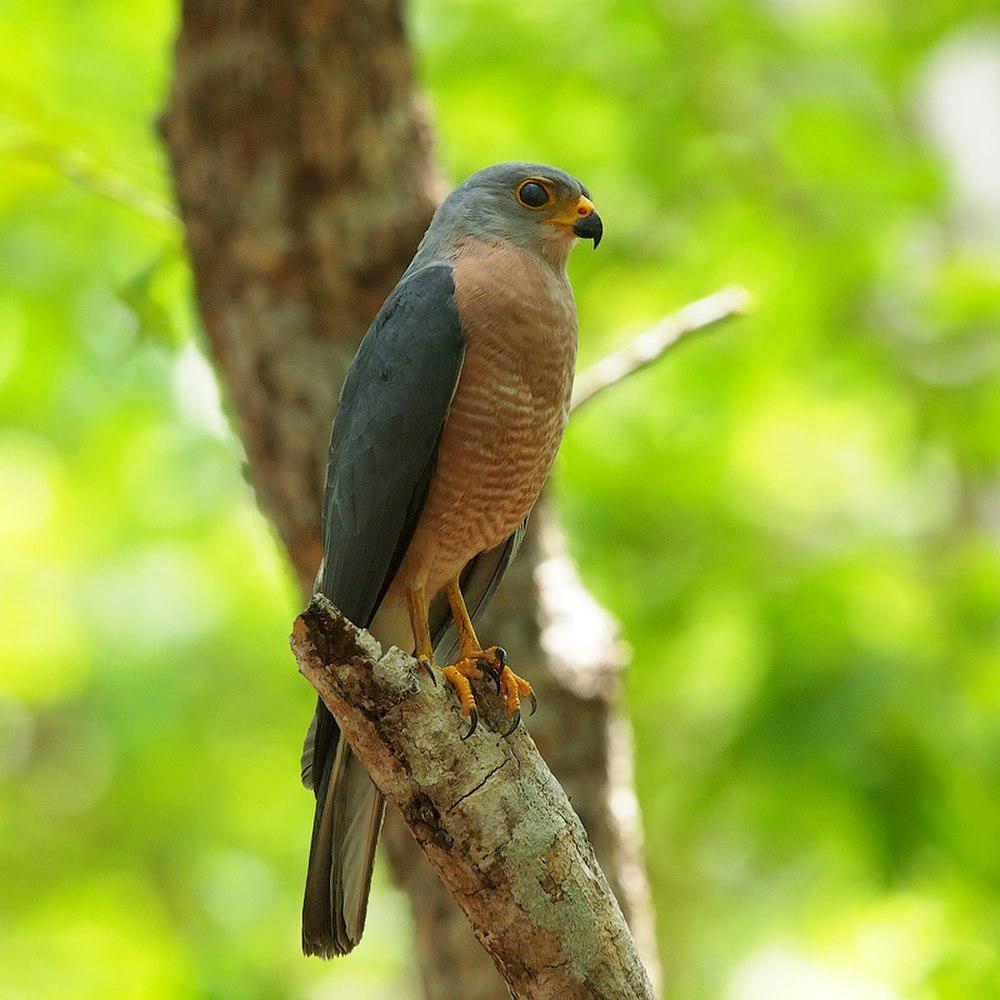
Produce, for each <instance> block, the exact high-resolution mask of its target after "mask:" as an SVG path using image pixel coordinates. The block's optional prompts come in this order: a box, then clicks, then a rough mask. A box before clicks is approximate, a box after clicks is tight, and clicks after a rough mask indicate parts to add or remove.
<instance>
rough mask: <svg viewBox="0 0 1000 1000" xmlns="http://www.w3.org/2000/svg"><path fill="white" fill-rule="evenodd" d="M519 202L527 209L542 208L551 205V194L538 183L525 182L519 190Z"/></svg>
mask: <svg viewBox="0 0 1000 1000" xmlns="http://www.w3.org/2000/svg"><path fill="white" fill-rule="evenodd" d="M517 200H518V201H519V202H520V203H521V204H522V205H524V206H525V207H526V208H541V207H542V206H543V205H547V204H548V203H549V192H548V191H547V190H546V189H545V187H544V186H543V185H541V184H539V183H538V181H525V182H524V183H523V184H522V185H521V186H520V187H519V188H518V189H517Z"/></svg>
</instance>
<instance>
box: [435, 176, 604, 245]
mask: <svg viewBox="0 0 1000 1000" xmlns="http://www.w3.org/2000/svg"><path fill="white" fill-rule="evenodd" d="M602 233H603V226H602V225H601V218H600V216H599V215H598V214H597V212H596V211H595V210H594V206H593V203H592V202H591V201H590V196H589V193H588V191H587V189H586V188H585V187H584V186H583V185H582V184H581V183H580V182H579V181H578V180H577V179H576V178H575V177H573V176H571V175H570V174H567V173H566V171H565V170H559V169H558V168H556V167H548V166H545V164H543V163H520V162H516V163H498V164H496V165H495V166H492V167H486V168H484V169H483V170H479V171H477V172H476V173H474V174H473V175H472V176H471V177H468V178H466V179H465V180H464V181H462V183H461V184H459V185H458V187H457V188H455V190H454V191H452V192H451V194H449V195H448V197H447V198H445V200H444V201H443V202H442V203H441V206H440V207H439V208H438V210H437V212H435V213H434V218H433V220H432V221H431V225H430V228H429V229H428V230H427V235H426V237H425V238H424V246H423V248H422V249H423V250H424V252H425V253H431V254H434V255H435V256H437V255H440V254H441V253H449V252H453V251H454V250H455V249H456V248H457V247H458V246H460V245H461V244H462V243H463V242H464V241H467V240H470V239H474V240H478V241H483V242H494V241H495V242H507V243H513V244H515V245H516V246H519V247H523V248H526V249H533V250H536V251H538V252H539V253H541V254H542V255H543V256H545V257H546V258H548V259H549V260H551V261H552V262H553V263H565V261H566V258H567V257H568V256H569V251H570V250H571V249H572V247H573V244H574V243H575V242H576V240H577V239H587V240H593V241H594V247H595V248H596V247H597V244H598V243H599V242H600V241H601V235H602Z"/></svg>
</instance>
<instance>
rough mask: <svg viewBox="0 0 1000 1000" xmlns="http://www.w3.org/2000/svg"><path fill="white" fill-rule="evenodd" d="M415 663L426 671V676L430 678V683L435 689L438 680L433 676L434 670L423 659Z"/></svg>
mask: <svg viewBox="0 0 1000 1000" xmlns="http://www.w3.org/2000/svg"><path fill="white" fill-rule="evenodd" d="M417 663H419V664H420V666H422V667H423V668H424V670H426V671H427V676H428V677H430V679H431V681H432V683H433V684H434V687H437V686H438V679H437V677H435V676H434V668H433V667H432V666H431V665H430V663H429V662H428V661H427V660H425V659H423V657H421V658H420V659H419V660H417Z"/></svg>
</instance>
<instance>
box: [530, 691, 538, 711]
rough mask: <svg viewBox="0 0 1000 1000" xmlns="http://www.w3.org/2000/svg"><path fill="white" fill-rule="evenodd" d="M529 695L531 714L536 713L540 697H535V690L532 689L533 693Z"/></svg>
mask: <svg viewBox="0 0 1000 1000" xmlns="http://www.w3.org/2000/svg"><path fill="white" fill-rule="evenodd" d="M528 697H529V698H530V699H531V714H532V715H534V714H535V712H536V711H537V710H538V699H537V698H536V697H535V692H534V691H532V692H531V694H529V695H528Z"/></svg>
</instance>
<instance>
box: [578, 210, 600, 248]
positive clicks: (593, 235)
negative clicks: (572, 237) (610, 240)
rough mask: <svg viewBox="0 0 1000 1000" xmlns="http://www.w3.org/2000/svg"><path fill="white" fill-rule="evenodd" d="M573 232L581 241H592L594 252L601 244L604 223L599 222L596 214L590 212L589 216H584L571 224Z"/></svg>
mask: <svg viewBox="0 0 1000 1000" xmlns="http://www.w3.org/2000/svg"><path fill="white" fill-rule="evenodd" d="M573 232H574V233H576V235H577V236H578V237H579V238H580V239H581V240H593V241H594V249H595V250H596V249H597V246H598V244H599V243H600V242H601V237H603V236H604V223H603V222H601V217H600V216H599V215H598V214H597V213H596V212H591V213H590V215H585V216H584V217H583V218H582V219H577V220H576V222H574V223H573Z"/></svg>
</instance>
